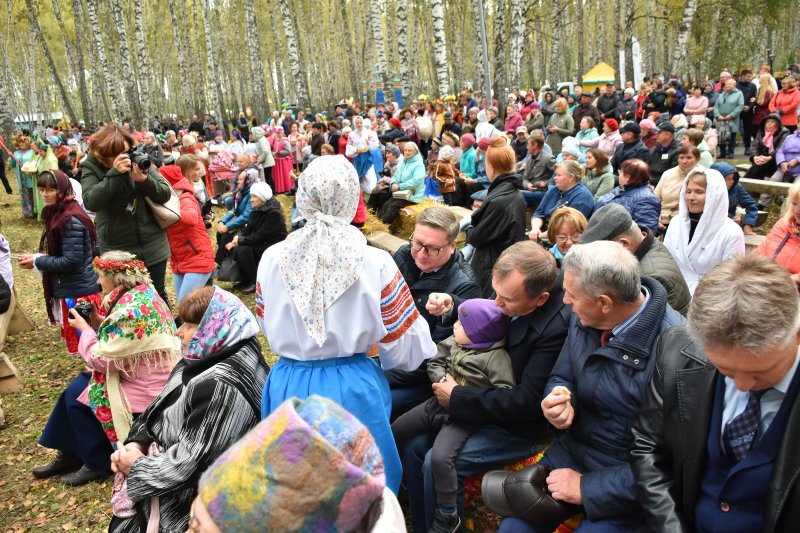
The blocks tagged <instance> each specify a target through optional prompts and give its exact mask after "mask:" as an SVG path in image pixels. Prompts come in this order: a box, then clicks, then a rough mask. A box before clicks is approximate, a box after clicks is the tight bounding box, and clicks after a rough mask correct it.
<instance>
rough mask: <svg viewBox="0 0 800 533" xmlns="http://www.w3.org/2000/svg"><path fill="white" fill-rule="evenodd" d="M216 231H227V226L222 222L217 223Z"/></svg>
mask: <svg viewBox="0 0 800 533" xmlns="http://www.w3.org/2000/svg"><path fill="white" fill-rule="evenodd" d="M217 233H228V226H226V225H225V223H224V222H220V223H219V224H217Z"/></svg>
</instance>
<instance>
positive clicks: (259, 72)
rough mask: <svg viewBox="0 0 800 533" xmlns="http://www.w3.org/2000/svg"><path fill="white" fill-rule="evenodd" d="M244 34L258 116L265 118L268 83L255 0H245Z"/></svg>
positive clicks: (255, 109)
mask: <svg viewBox="0 0 800 533" xmlns="http://www.w3.org/2000/svg"><path fill="white" fill-rule="evenodd" d="M244 34H245V42H246V43H247V57H248V59H249V60H250V75H251V76H252V78H253V93H255V94H254V96H255V99H254V101H253V107H254V112H255V114H256V117H258V118H259V119H261V120H263V119H264V118H265V117H266V116H267V109H266V106H265V105H264V104H265V103H266V101H267V84H266V81H265V80H264V65H263V64H262V63H261V47H260V46H259V40H258V35H259V33H258V25H257V24H256V9H255V1H254V0H244Z"/></svg>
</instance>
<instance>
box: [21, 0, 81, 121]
mask: <svg viewBox="0 0 800 533" xmlns="http://www.w3.org/2000/svg"><path fill="white" fill-rule="evenodd" d="M25 6H26V7H27V11H28V22H29V23H30V26H31V31H32V32H33V37H34V41H35V42H36V43H38V45H39V46H41V48H40V51H41V52H43V53H44V58H45V60H46V61H47V66H48V67H49V69H50V75H51V76H52V77H53V81H54V82H55V84H56V87H57V88H58V93H59V96H60V97H61V103H62V104H63V105H64V111H66V113H67V115H69V117H70V119H71V120H75V119H76V115H75V111H74V110H73V109H72V103H71V102H70V100H69V96H68V95H67V90H66V88H65V87H64V83H63V81H62V80H61V76H60V75H59V74H58V69H57V68H56V64H55V61H53V55H52V54H51V53H50V47H49V46H48V45H47V41H45V39H44V34H43V33H42V28H41V26H39V19H37V18H36V11H35V10H34V4H33V0H25Z"/></svg>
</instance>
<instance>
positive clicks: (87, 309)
mask: <svg viewBox="0 0 800 533" xmlns="http://www.w3.org/2000/svg"><path fill="white" fill-rule="evenodd" d="M75 312H76V313H78V315H80V317H81V318H83V319H84V320H85V321H86V322H88V323H91V321H92V302H89V301H87V300H81V301H80V302H78V303H76V304H75Z"/></svg>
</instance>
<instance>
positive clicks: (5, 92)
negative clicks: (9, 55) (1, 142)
mask: <svg viewBox="0 0 800 533" xmlns="http://www.w3.org/2000/svg"><path fill="white" fill-rule="evenodd" d="M14 109H15V106H14V104H13V100H12V99H11V72H9V71H8V70H7V69H6V68H5V67H4V68H2V69H0V133H2V135H3V136H4V137H5V138H6V139H8V140H10V139H11V134H12V132H13V131H14V114H15V113H14ZM7 146H8V145H7Z"/></svg>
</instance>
